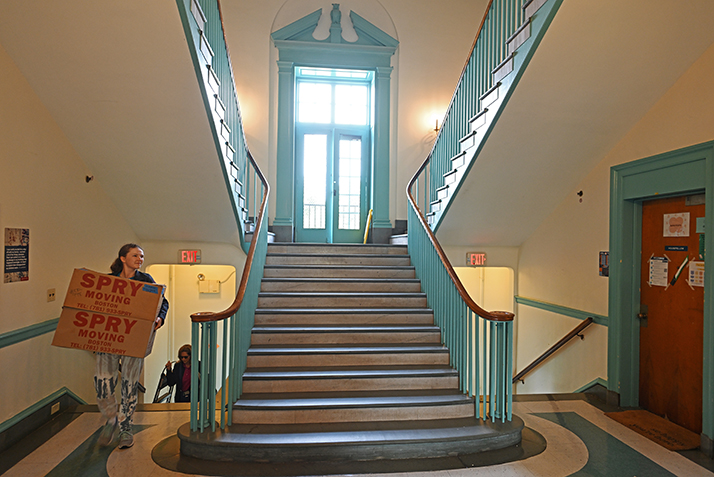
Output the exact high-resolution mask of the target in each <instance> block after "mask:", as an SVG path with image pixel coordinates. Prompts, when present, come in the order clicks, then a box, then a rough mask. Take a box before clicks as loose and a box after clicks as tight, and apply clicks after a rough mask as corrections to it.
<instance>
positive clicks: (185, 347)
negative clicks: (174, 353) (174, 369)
mask: <svg viewBox="0 0 714 477" xmlns="http://www.w3.org/2000/svg"><path fill="white" fill-rule="evenodd" d="M184 352H185V353H186V354H188V355H189V356H191V345H190V344H185V345H183V346H181V347H180V348H179V352H178V356H179V359H181V353H184Z"/></svg>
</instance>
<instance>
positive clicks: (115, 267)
mask: <svg viewBox="0 0 714 477" xmlns="http://www.w3.org/2000/svg"><path fill="white" fill-rule="evenodd" d="M132 248H141V247H139V246H138V245H137V244H135V243H128V244H126V245H123V246H122V248H120V249H119V254H118V255H117V258H116V260H114V262H113V263H112V266H111V267H110V268H111V271H112V273H114V274H117V273H121V271H122V270H124V262H122V261H121V258H122V257H126V254H127V253H129V250H131V249H132Z"/></svg>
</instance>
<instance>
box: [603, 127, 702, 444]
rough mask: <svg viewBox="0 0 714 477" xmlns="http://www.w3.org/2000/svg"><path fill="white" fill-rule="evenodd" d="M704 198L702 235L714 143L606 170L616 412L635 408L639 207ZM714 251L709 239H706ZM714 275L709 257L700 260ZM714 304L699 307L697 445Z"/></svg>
mask: <svg viewBox="0 0 714 477" xmlns="http://www.w3.org/2000/svg"><path fill="white" fill-rule="evenodd" d="M702 192H704V193H705V194H706V199H705V200H706V202H705V208H706V218H705V230H713V228H712V227H713V226H714V225H713V224H712V219H711V217H712V214H711V213H710V212H709V211H712V210H714V141H712V142H707V143H703V144H698V145H695V146H691V147H687V148H683V149H678V150H675V151H670V152H666V153H663V154H659V155H656V156H652V157H647V158H644V159H639V160H636V161H633V162H628V163H625V164H620V165H617V166H613V167H611V168H610V279H609V280H610V281H609V305H608V316H609V320H610V323H609V327H608V380H607V381H608V389H609V390H610V391H612V392H615V393H617V394H619V398H620V405H621V406H638V405H639V364H640V363H639V359H640V358H639V353H640V343H639V337H640V335H639V327H640V324H639V320H638V319H637V318H636V315H637V313H638V312H639V302H640V293H639V283H640V255H641V248H642V201H644V200H647V199H653V198H663V197H667V196H675V195H685V194H690V193H692V194H693V193H702ZM705 247H706V248H707V249H709V250H714V248H713V247H714V234H711V233H710V234H706V235H705ZM704 266H705V269H706V270H714V268H713V267H714V255H712V253H709V254H708V256H707V257H706V258H705V265H704ZM712 292H714V281H712V279H711V276H709V274H706V275H705V279H704V296H705V297H707V296H710V297H711V296H713V295H712ZM713 321H714V300H706V299H705V301H704V332H703V336H702V339H703V341H704V356H703V360H704V362H703V383H702V384H703V396H702V421H703V422H702V434H703V439H702V441H703V442H705V439H704V437H706V438H707V439H706V441H707V442H708V443H709V445H708V446H707V447H708V449H706V450H707V451H708V452H711V445H710V444H711V442H712V438H713V437H714V419H712V417H713V416H714V329H713V326H712V325H714V323H713Z"/></svg>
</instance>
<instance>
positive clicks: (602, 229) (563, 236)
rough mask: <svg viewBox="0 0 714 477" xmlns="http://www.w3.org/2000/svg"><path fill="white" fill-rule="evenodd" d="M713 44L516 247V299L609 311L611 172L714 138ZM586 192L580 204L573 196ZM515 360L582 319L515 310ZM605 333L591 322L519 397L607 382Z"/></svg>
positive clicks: (522, 361)
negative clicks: (604, 257) (601, 261)
mask: <svg viewBox="0 0 714 477" xmlns="http://www.w3.org/2000/svg"><path fill="white" fill-rule="evenodd" d="M712 75H714V46H712V47H710V48H709V49H708V50H707V51H706V52H705V53H704V55H702V57H701V58H700V59H699V60H698V61H697V62H696V63H694V65H692V67H691V68H690V69H689V70H688V71H687V72H686V73H685V74H684V75H683V76H682V77H681V78H680V79H679V80H678V81H677V83H676V84H675V85H674V86H673V87H672V88H671V89H670V90H669V91H668V92H667V93H666V94H665V95H664V96H663V97H662V98H661V99H660V100H659V101H658V102H657V103H656V104H655V105H654V107H653V108H652V109H651V110H650V111H649V112H648V113H647V114H646V115H645V116H644V117H643V118H642V119H641V120H640V121H639V122H638V123H637V124H636V125H635V127H634V128H632V130H630V131H629V132H628V133H627V134H626V135H625V136H624V137H623V139H622V140H621V141H620V142H619V143H618V144H617V145H616V146H615V147H614V148H613V149H612V150H611V151H610V152H609V153H608V154H607V155H606V156H605V157H604V158H603V159H602V161H601V162H600V163H599V164H598V165H597V166H596V167H595V168H594V169H593V170H592V171H591V172H590V173H589V174H588V176H587V177H586V178H585V179H584V180H583V181H582V182H581V183H580V184H579V185H578V187H577V188H576V189H575V190H573V191H572V194H570V195H569V196H568V198H567V199H566V200H565V201H563V202H562V203H561V204H560V205H559V206H558V208H557V209H556V210H555V211H554V212H553V213H552V214H551V215H550V216H549V217H548V218H547V219H546V220H545V221H544V222H543V223H542V224H541V226H540V227H539V228H538V230H537V231H536V232H535V233H534V234H533V235H532V236H531V237H530V238H529V239H528V240H527V241H526V242H525V243H524V244H523V246H522V247H521V253H520V261H519V265H518V294H519V295H521V296H524V297H528V298H534V299H537V300H542V301H546V302H550V303H555V304H558V305H563V306H567V307H571V308H576V309H580V310H584V311H589V312H592V313H596V314H601V315H607V313H608V308H607V307H608V278H604V277H600V276H598V254H599V252H600V251H605V250H608V247H609V237H608V234H609V200H610V198H609V193H610V167H611V166H613V165H617V164H622V163H625V162H630V161H634V160H637V159H641V158H644V157H649V156H652V155H656V154H660V153H664V152H667V151H672V150H675V149H679V148H682V147H686V146H690V145H693V144H699V143H702V142H706V141H711V140H714V115H713V114H712V111H713V110H714V109H713V108H714V83H712V81H711V78H712ZM580 190H582V191H583V197H582V202H581V201H580V198H579V197H578V196H577V195H576V193H577V192H578V191H580ZM517 319H518V335H519V340H518V346H517V349H516V361H517V367H518V369H519V370H520V369H522V368H523V367H524V366H526V365H527V364H528V363H529V362H530V361H531V360H533V359H534V358H535V357H537V356H538V355H539V354H541V353H542V352H543V351H545V349H546V348H548V347H550V346H551V345H552V344H553V343H555V342H556V341H557V340H559V339H560V338H561V337H562V336H563V335H564V334H565V333H566V332H567V331H569V330H570V329H572V328H574V327H575V326H576V325H577V324H578V322H579V320H574V319H571V318H565V317H560V316H558V315H555V314H552V313H548V312H544V311H541V310H537V309H534V308H531V307H527V306H519V307H518V309H517ZM606 331H607V330H606V329H605V327H602V326H598V325H591V327H590V329H588V330H587V331H586V332H585V340H584V341H582V342H580V340H577V342H575V343H573V344H571V345H569V347H568V348H567V349H565V350H564V351H563V352H562V353H560V354H558V355H556V356H554V357H553V358H551V360H550V361H548V362H547V363H546V364H545V365H544V366H543V367H542V368H541V369H540V370H539V371H537V372H536V373H534V374H533V375H532V376H531V377H530V379H526V384H525V385H519V386H518V387H517V389H518V392H520V393H531V392H572V391H574V390H576V389H578V388H580V387H581V386H583V385H585V384H588V383H589V382H591V381H593V380H594V379H596V378H598V377H599V378H602V379H607V332H606Z"/></svg>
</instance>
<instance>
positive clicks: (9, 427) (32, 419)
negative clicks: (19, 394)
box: [0, 387, 87, 452]
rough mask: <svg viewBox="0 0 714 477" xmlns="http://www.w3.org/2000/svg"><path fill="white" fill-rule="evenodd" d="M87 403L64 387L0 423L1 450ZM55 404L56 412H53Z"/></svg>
mask: <svg viewBox="0 0 714 477" xmlns="http://www.w3.org/2000/svg"><path fill="white" fill-rule="evenodd" d="M81 404H87V403H86V402H85V401H84V400H83V399H82V398H80V397H79V396H77V395H76V394H74V393H73V392H72V391H70V390H69V389H67V388H66V387H65V388H62V389H59V390H57V391H55V392H54V393H52V394H50V395H49V396H47V397H46V398H44V399H41V400H40V401H38V402H36V403H35V404H33V405H32V406H30V407H28V408H27V409H25V410H24V411H22V412H20V413H19V414H17V415H16V416H14V417H12V418H10V419H8V420H7V421H5V422H3V423H1V424H0V452H4V451H5V450H7V449H8V448H9V447H11V446H13V445H14V444H16V443H17V442H19V441H20V440H21V439H23V438H25V437H26V436H28V435H29V434H31V433H32V432H34V431H35V430H37V429H39V428H40V427H41V426H43V425H44V424H46V423H47V422H49V421H50V420H51V419H52V418H53V417H54V416H55V415H57V414H58V413H60V412H62V411H65V410H67V409H68V408H70V407H71V406H77V405H81ZM53 406H54V408H55V409H54V410H55V412H52V410H53V409H52V408H53Z"/></svg>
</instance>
